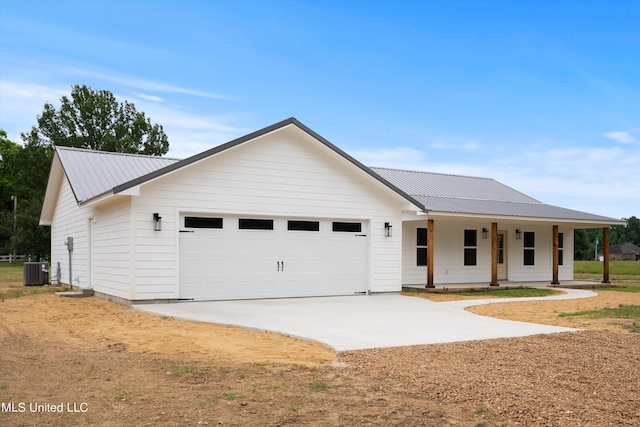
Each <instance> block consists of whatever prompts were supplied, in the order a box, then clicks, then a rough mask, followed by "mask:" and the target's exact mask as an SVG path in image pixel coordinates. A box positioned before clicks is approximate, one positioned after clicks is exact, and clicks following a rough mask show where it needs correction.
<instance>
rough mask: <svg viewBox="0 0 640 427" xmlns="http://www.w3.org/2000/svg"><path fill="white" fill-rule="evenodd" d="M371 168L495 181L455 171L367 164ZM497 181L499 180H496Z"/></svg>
mask: <svg viewBox="0 0 640 427" xmlns="http://www.w3.org/2000/svg"><path fill="white" fill-rule="evenodd" d="M369 167H370V168H371V169H374V170H375V169H383V170H389V171H398V172H411V173H420V174H429V175H440V176H454V177H458V178H472V179H483V180H487V181H496V180H495V179H493V178H488V177H485V176H473V175H460V174H455V173H444V172H430V171H421V170H415V169H401V168H385V167H380V166H369ZM496 182H499V181H496Z"/></svg>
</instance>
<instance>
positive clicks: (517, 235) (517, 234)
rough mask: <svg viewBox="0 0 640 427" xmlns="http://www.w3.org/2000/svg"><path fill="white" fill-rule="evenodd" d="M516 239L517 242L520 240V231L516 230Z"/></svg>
mask: <svg viewBox="0 0 640 427" xmlns="http://www.w3.org/2000/svg"><path fill="white" fill-rule="evenodd" d="M516 239H517V240H520V239H522V231H520V229H517V230H516Z"/></svg>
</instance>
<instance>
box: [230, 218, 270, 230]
mask: <svg viewBox="0 0 640 427" xmlns="http://www.w3.org/2000/svg"><path fill="white" fill-rule="evenodd" d="M238 229H239V230H273V220H272V219H264V218H238Z"/></svg>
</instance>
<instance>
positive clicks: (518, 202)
mask: <svg viewBox="0 0 640 427" xmlns="http://www.w3.org/2000/svg"><path fill="white" fill-rule="evenodd" d="M417 196H421V197H429V198H432V199H449V200H476V201H484V202H503V203H514V204H521V205H547V203H543V202H541V201H539V200H536V199H534V198H532V197H529V198H530V199H531V200H532V201H530V202H525V201H521V200H500V199H487V198H484V197H483V198H479V197H448V196H426V195H420V194H418V195H417ZM547 206H552V205H547Z"/></svg>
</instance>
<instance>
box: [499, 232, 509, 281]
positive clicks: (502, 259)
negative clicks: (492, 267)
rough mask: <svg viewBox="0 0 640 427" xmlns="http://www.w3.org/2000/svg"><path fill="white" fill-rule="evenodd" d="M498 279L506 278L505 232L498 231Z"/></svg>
mask: <svg viewBox="0 0 640 427" xmlns="http://www.w3.org/2000/svg"><path fill="white" fill-rule="evenodd" d="M498 280H507V232H506V231H498Z"/></svg>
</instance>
